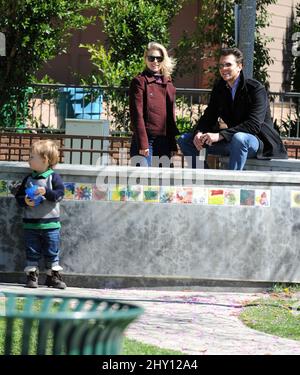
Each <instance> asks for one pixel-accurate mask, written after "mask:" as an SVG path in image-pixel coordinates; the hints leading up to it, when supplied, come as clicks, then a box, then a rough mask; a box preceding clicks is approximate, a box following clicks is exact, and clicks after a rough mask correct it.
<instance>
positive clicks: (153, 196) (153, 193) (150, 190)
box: [143, 186, 159, 203]
mask: <svg viewBox="0 0 300 375" xmlns="http://www.w3.org/2000/svg"><path fill="white" fill-rule="evenodd" d="M143 197H144V199H143V201H144V202H147V203H158V202H159V186H144V192H143Z"/></svg>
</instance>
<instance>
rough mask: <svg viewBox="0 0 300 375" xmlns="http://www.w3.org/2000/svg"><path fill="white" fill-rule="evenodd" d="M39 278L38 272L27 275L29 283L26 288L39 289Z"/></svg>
mask: <svg viewBox="0 0 300 375" xmlns="http://www.w3.org/2000/svg"><path fill="white" fill-rule="evenodd" d="M38 277H39V274H38V272H37V271H31V272H28V273H27V283H26V288H37V287H38Z"/></svg>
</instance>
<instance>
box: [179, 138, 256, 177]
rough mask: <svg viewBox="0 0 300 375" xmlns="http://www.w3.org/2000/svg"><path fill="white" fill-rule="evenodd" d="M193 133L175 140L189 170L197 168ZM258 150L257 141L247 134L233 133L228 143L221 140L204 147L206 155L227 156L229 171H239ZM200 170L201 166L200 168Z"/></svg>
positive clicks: (197, 155)
mask: <svg viewBox="0 0 300 375" xmlns="http://www.w3.org/2000/svg"><path fill="white" fill-rule="evenodd" d="M193 140H194V135H193V133H185V134H182V135H181V136H180V137H179V139H178V140H177V142H178V144H179V147H180V149H181V151H182V153H183V155H184V156H185V157H186V160H187V163H188V165H189V167H190V168H199V166H198V165H199V163H198V165H197V161H198V159H199V151H198V150H197V149H196V147H195V145H194V143H193ZM258 148H259V142H258V139H257V138H256V137H255V136H254V135H252V134H248V133H242V132H239V133H235V134H234V135H233V137H232V139H231V141H230V142H226V141H225V140H222V141H220V142H217V143H213V144H212V145H211V146H207V147H206V156H207V155H223V156H229V169H231V170H241V169H243V168H244V165H245V164H246V161H247V158H254V157H255V156H256V154H257V150H258ZM200 168H201V166H200Z"/></svg>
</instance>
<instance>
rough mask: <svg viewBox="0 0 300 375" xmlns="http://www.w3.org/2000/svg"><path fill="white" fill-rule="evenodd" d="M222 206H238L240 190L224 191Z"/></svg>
mask: <svg viewBox="0 0 300 375" xmlns="http://www.w3.org/2000/svg"><path fill="white" fill-rule="evenodd" d="M224 204H225V205H226V206H239V205H240V189H227V188H226V189H224Z"/></svg>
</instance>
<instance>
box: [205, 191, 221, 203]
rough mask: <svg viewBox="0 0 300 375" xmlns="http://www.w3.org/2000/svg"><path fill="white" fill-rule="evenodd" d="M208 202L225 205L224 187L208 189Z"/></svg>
mask: <svg viewBox="0 0 300 375" xmlns="http://www.w3.org/2000/svg"><path fill="white" fill-rule="evenodd" d="M208 204H212V205H223V204H224V189H208Z"/></svg>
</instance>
